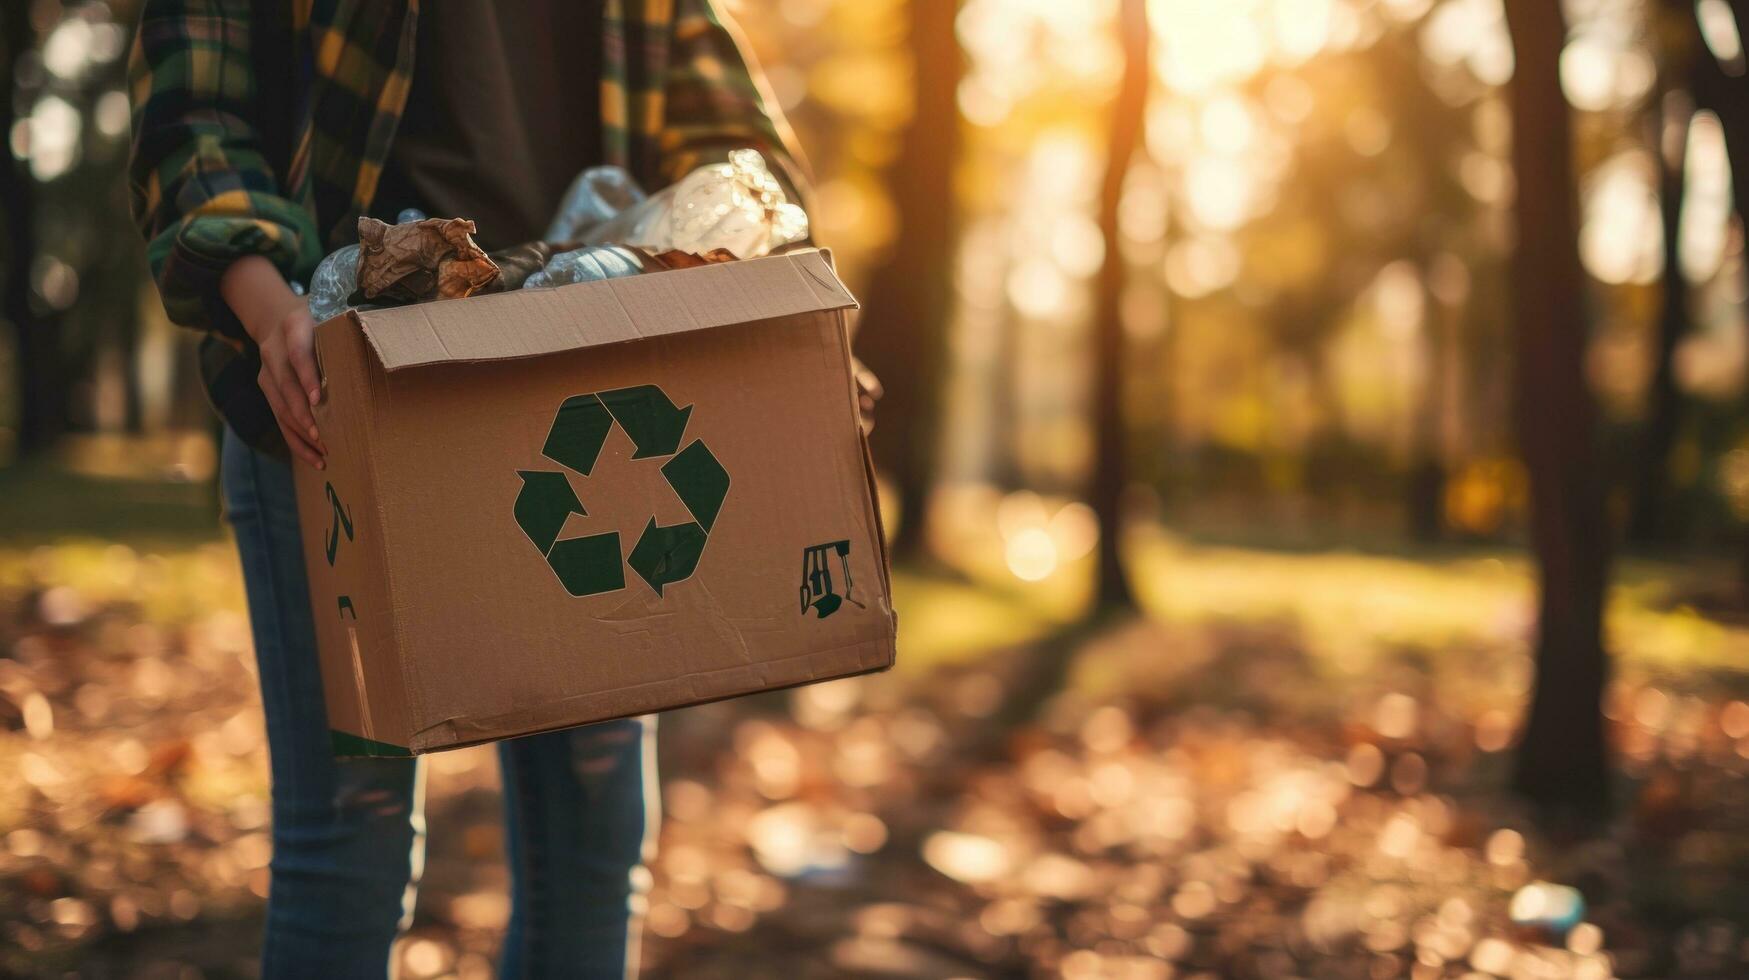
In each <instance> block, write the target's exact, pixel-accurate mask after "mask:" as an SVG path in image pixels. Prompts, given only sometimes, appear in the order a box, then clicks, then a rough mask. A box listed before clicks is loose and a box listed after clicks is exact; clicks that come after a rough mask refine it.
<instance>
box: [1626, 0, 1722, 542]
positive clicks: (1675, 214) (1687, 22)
mask: <svg viewBox="0 0 1749 980" xmlns="http://www.w3.org/2000/svg"><path fill="white" fill-rule="evenodd" d="M1662 7H1663V8H1669V7H1675V8H1677V9H1675V10H1669V9H1661V10H1659V11H1654V14H1653V16H1654V17H1659V16H1663V17H1668V18H1669V20H1670V23H1671V30H1670V31H1668V32H1658V33H1660V34H1666V33H1673V34H1675V37H1676V39H1675V40H1672V42H1671V43H1670V45H1669V47H1668V49H1667V50H1663V51H1660V52H1659V60H1660V61H1661V62H1662V64H1661V65H1660V66H1659V81H1660V83H1661V84H1660V85H1659V87H1658V88H1659V92H1660V93H1661V98H1659V100H1658V102H1657V104H1656V106H1655V109H1654V111H1653V113H1652V119H1651V122H1652V125H1653V127H1654V131H1653V133H1652V136H1653V143H1654V145H1655V146H1657V147H1658V209H1659V212H1660V214H1661V216H1662V218H1663V224H1664V282H1663V298H1662V300H1661V304H1660V312H1659V317H1658V333H1657V346H1656V348H1655V349H1654V351H1653V355H1652V356H1653V361H1652V380H1651V385H1650V389H1649V390H1648V392H1647V398H1648V400H1649V402H1650V407H1649V408H1648V411H1647V416H1646V427H1645V431H1644V433H1643V435H1642V438H1641V443H1640V452H1639V459H1638V465H1637V466H1636V467H1635V473H1634V479H1635V486H1634V488H1633V489H1634V495H1633V511H1632V512H1631V513H1630V514H1629V516H1628V540H1629V541H1632V542H1633V543H1635V544H1639V545H1647V544H1653V543H1655V542H1657V541H1658V540H1660V539H1661V538H1666V537H1668V536H1669V533H1670V531H1671V530H1672V528H1671V527H1670V520H1669V517H1670V490H1671V487H1670V459H1671V454H1672V453H1673V452H1674V450H1675V448H1676V435H1677V432H1678V431H1679V429H1680V428H1681V424H1682V392H1681V391H1680V390H1679V389H1678V388H1677V385H1676V349H1677V347H1679V346H1681V343H1682V338H1683V336H1685V335H1686V334H1687V333H1688V328H1689V325H1690V323H1691V322H1692V319H1693V318H1692V314H1691V311H1690V308H1689V295H1688V282H1687V280H1686V279H1684V278H1683V275H1682V234H1681V232H1682V206H1683V201H1684V199H1685V197H1686V196H1687V190H1688V175H1687V171H1688V131H1689V125H1690V123H1691V121H1692V120H1693V118H1694V100H1693V98H1692V97H1691V96H1690V94H1689V92H1688V84H1689V82H1690V80H1691V79H1694V78H1695V72H1694V71H1693V66H1694V64H1695V62H1696V58H1697V56H1699V57H1710V55H1708V54H1707V52H1706V50H1705V48H1704V45H1703V44H1702V42H1701V38H1700V31H1699V29H1698V25H1696V23H1695V17H1694V6H1693V4H1691V3H1687V2H1686V0H1664V3H1663V5H1662ZM1678 25H1680V27H1681V28H1683V29H1682V30H1681V31H1680V33H1677V28H1678Z"/></svg>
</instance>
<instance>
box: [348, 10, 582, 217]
mask: <svg viewBox="0 0 1749 980" xmlns="http://www.w3.org/2000/svg"><path fill="white" fill-rule="evenodd" d="M601 8H602V0H512V2H501V3H494V2H491V0H426V2H425V3H424V4H421V5H420V12H419V24H418V27H417V29H416V30H417V33H416V39H415V54H414V60H413V81H412V85H411V86H410V88H409V89H408V92H407V109H406V112H405V113H404V114H403V115H402V117H401V124H400V126H399V128H397V129H396V131H395V138H394V142H393V143H392V144H391V146H390V148H389V157H388V160H387V162H386V164H385V166H384V168H383V174H382V178H381V180H380V181H379V183H378V185H377V194H376V198H375V200H374V201H373V202H372V204H371V209H370V213H371V215H372V216H374V217H378V218H381V219H383V220H384V221H393V220H395V215H396V214H398V213H399V212H400V210H401V209H402V208H407V207H416V208H418V209H419V210H421V211H424V212H425V213H426V214H427V215H429V216H430V217H433V218H472V219H473V220H474V223H475V225H477V226H478V229H479V231H478V232H477V233H476V234H475V236H474V238H475V240H476V241H478V242H479V243H480V245H481V247H483V248H486V249H496V248H504V247H507V246H510V245H516V244H520V243H522V242H526V241H532V240H534V239H538V238H540V237H541V235H542V234H543V233H544V232H545V231H546V227H547V224H548V222H549V221H551V219H552V216H553V210H554V209H555V208H556V207H558V204H559V198H560V196H561V195H563V194H564V191H565V188H566V187H567V186H568V185H569V184H570V182H571V180H572V178H574V177H576V176H577V172H578V171H580V170H582V169H583V168H584V167H588V166H592V165H594V164H596V163H599V162H600V158H601V77H600V76H601Z"/></svg>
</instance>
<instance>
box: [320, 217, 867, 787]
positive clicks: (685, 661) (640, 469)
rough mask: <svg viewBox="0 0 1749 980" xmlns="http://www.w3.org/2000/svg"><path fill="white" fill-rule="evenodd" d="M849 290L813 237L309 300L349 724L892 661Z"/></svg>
mask: <svg viewBox="0 0 1749 980" xmlns="http://www.w3.org/2000/svg"><path fill="white" fill-rule="evenodd" d="M855 305H856V301H855V300H854V299H853V298H852V297H851V295H850V293H849V292H848V291H846V290H845V288H844V286H843V285H842V284H841V283H839V281H838V279H837V277H836V276H835V275H834V274H833V272H832V268H831V265H830V262H829V261H828V258H827V257H826V256H825V255H824V254H823V253H821V252H819V251H815V250H810V251H804V252H795V253H790V254H787V255H781V256H774V257H768V258H762V259H754V260H751V261H745V262H733V263H726V264H721V265H710V266H703V267H700V268H695V269H686V270H678V271H671V272H660V273H652V274H646V275H641V276H636V277H631V278H625V279H615V280H609V281H606V282H596V283H583V284H578V285H572V286H564V287H560V288H558V289H549V290H529V291H520V292H509V293H500V294H496V295H489V296H476V297H473V298H469V299H463V300H451V301H447V302H438V303H427V304H422V305H417V306H406V307H399V308H394V309H384V310H373V311H369V312H362V313H360V312H351V313H348V314H346V315H344V316H341V317H336V318H335V319H333V320H329V321H328V322H326V323H323V324H321V325H320V326H319V327H317V329H316V352H317V357H318V360H319V362H320V364H321V368H322V374H323V385H324V389H325V395H324V398H323V400H322V403H321V404H320V405H319V406H318V407H317V409H316V422H317V425H318V426H319V427H320V428H321V431H322V438H323V441H324V442H325V443H326V444H327V448H328V453H329V455H328V466H327V469H326V470H316V469H314V468H312V467H309V466H304V465H297V466H296V467H294V468H295V470H296V472H297V491H298V516H299V519H300V520H301V521H302V525H303V533H304V542H305V563H306V565H307V566H308V568H309V578H310V601H311V604H312V607H313V609H314V612H315V620H316V635H317V642H318V645H319V648H320V650H319V653H320V657H321V663H322V680H323V688H324V693H325V695H326V699H327V706H328V719H329V724H330V726H331V728H332V729H333V732H334V745H335V750H336V751H337V752H339V753H341V754H347V755H405V754H409V753H421V752H431V751H435V750H439V749H447V748H454V747H457V746H462V745H469V744H472V743H476V742H485V741H491V740H495V739H501V738H509V737H511V736H515V735H526V734H530V733H533V732H540V731H546V730H549V729H555V728H565V727H569V726H572V725H581V724H586V723H589V722H596V721H604V720H607V719H610V718H620V717H625V716H628V715H637V714H643V713H646V712H652V711H660V710H663V709H666V708H677V707H681V706H684V705H690V704H698V703H701V702H705V701H712V700H717V699H720V698H727V697H734V696H736V695H741V694H749V693H752V692H755V691H764V690H770V689H773V688H781V687H789V686H793V685H797V684H805V683H809V682H812V681H821V680H826V679H829V678H835V677H845V676H849V675H852V674H861V673H866V672H869V671H876V670H882V669H884V668H886V667H889V666H891V665H892V662H893V655H894V628H895V622H894V617H893V610H892V604H891V601H890V590H889V584H888V581H887V565H886V555H885V552H884V545H883V542H882V539H881V531H880V522H879V516H878V513H877V510H876V506H875V493H874V487H873V480H872V472H873V471H872V469H871V467H870V465H869V462H868V455H867V449H866V446H865V444H864V442H863V438H862V432H861V429H860V427H859V425H858V421H857V406H856V392H855V386H854V382H853V379H852V375H851V368H850V349H849V342H848V338H847V332H846V325H845V312H844V311H845V310H847V309H850V308H853V307H854V306H855Z"/></svg>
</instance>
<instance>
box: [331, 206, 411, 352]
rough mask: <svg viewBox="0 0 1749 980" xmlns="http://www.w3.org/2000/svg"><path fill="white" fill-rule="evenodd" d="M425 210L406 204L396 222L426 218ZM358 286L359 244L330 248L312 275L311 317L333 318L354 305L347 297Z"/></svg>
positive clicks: (404, 222) (400, 223) (402, 222)
mask: <svg viewBox="0 0 1749 980" xmlns="http://www.w3.org/2000/svg"><path fill="white" fill-rule="evenodd" d="M424 220H425V212H423V211H421V210H419V209H418V208H407V209H406V210H404V211H402V212H401V213H400V214H398V215H396V216H395V224H398V225H404V224H406V223H407V222H409V221H424ZM357 289H358V246H357V245H342V246H340V247H339V248H337V249H335V250H334V251H332V252H329V253H328V254H327V256H326V257H324V258H323V259H322V262H321V264H319V265H317V266H316V272H315V274H314V275H312V276H310V289H309V299H308V302H309V304H310V318H311V319H313V320H315V321H316V322H317V323H321V322H322V321H324V320H330V319H333V318H334V317H337V316H339V315H340V314H342V313H345V312H346V311H347V310H349V309H351V304H349V303H347V302H346V300H347V297H349V296H351V295H352V294H353V292H354V291H356V290H357Z"/></svg>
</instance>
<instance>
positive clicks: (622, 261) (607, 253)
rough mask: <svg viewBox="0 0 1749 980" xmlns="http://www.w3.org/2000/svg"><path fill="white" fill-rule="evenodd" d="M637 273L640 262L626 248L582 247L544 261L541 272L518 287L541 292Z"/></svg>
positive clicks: (641, 269) (612, 246)
mask: <svg viewBox="0 0 1749 980" xmlns="http://www.w3.org/2000/svg"><path fill="white" fill-rule="evenodd" d="M641 271H643V263H642V262H640V261H639V260H638V257H637V256H636V255H635V254H633V253H632V252H629V251H627V250H626V249H623V248H619V247H617V246H614V245H585V246H583V247H582V248H576V249H572V250H571V251H569V252H560V253H559V254H557V255H555V256H553V257H552V258H551V259H548V260H547V264H546V266H545V267H544V268H542V269H541V271H539V272H536V273H534V274H533V275H531V276H529V277H528V278H527V279H526V280H524V281H523V283H522V288H523V289H545V288H548V287H551V286H565V285H569V284H571V283H574V282H596V281H598V280H601V279H618V278H620V277H621V276H635V275H637V274H638V273H639V272H641Z"/></svg>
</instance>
